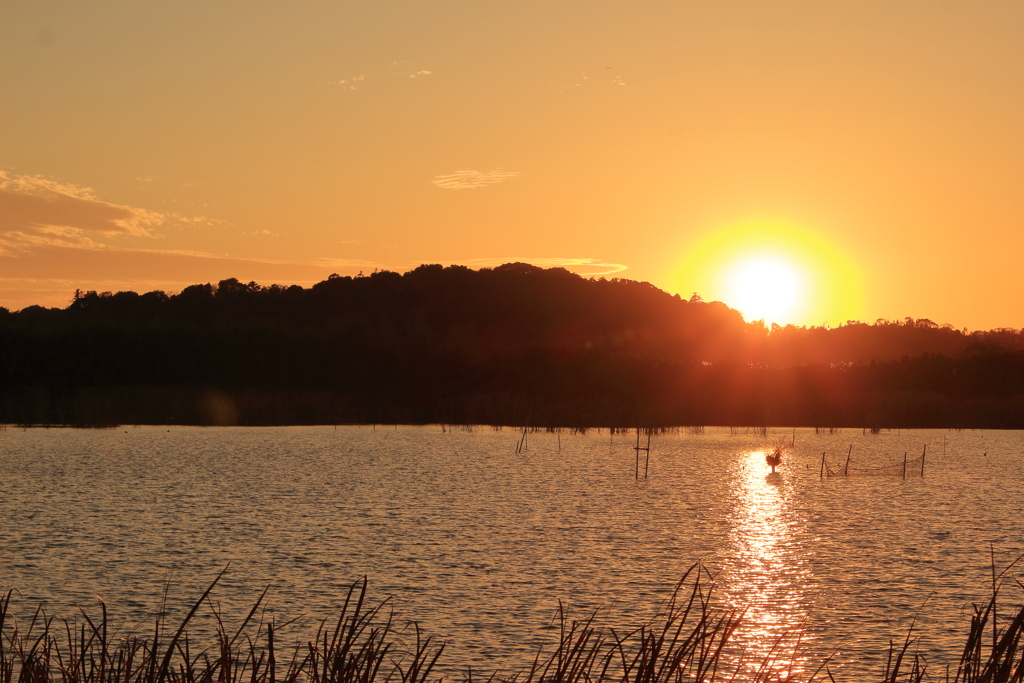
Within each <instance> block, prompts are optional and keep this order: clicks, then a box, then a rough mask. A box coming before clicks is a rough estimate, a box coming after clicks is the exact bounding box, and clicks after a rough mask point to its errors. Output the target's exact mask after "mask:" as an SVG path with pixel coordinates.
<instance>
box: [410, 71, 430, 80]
mask: <svg viewBox="0 0 1024 683" xmlns="http://www.w3.org/2000/svg"><path fill="white" fill-rule="evenodd" d="M432 73H433V71H417V72H416V73H414V74H409V78H419V77H420V76H429V75H430V74H432Z"/></svg>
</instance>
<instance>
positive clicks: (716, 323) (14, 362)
mask: <svg viewBox="0 0 1024 683" xmlns="http://www.w3.org/2000/svg"><path fill="white" fill-rule="evenodd" d="M1022 368H1024V335H1022V334H1021V332H1019V331H1016V330H993V331H989V332H974V333H967V332H966V331H964V330H956V329H953V328H952V327H949V326H939V325H936V324H935V323H932V322H931V321H928V320H916V321H915V320H912V319H910V318H908V319H906V320H904V321H900V322H889V321H882V320H880V321H876V322H875V323H874V324H864V323H859V322H850V323H848V324H846V325H842V326H840V327H836V328H831V329H827V328H803V327H793V326H787V327H778V326H772V327H771V328H770V329H769V328H766V327H765V326H764V325H763V324H761V323H760V322H754V323H745V322H744V321H743V319H742V317H741V316H740V314H739V313H738V312H737V311H735V310H732V309H730V308H728V307H727V306H725V305H724V304H722V303H719V302H704V301H701V300H699V299H698V298H696V297H695V298H693V299H691V300H686V299H681V298H680V297H678V296H673V295H669V294H667V293H666V292H663V291H661V290H659V289H657V288H655V287H653V286H652V285H650V284H647V283H643V282H634V281H630V280H624V279H613V280H604V279H585V278H582V277H580V276H578V275H574V274H572V273H569V272H568V271H566V270H564V269H560V268H552V269H546V270H545V269H541V268H537V267H534V266H530V265H526V264H521V263H513V264H506V265H503V266H500V267H498V268H494V269H482V270H470V269H469V268H465V267H462V266H450V267H447V268H444V267H441V266H438V265H425V266H420V267H419V268H417V269H415V270H413V271H410V272H408V273H405V274H398V273H393V272H387V271H384V272H376V273H373V274H372V275H370V276H367V277H355V278H351V277H337V276H332V277H331V278H329V279H327V280H325V281H323V282H320V283H318V284H316V285H314V286H313V287H311V288H308V289H306V288H302V287H298V286H290V287H281V286H278V285H273V286H269V287H262V286H260V285H257V284H256V283H252V282H251V283H248V284H244V283H241V282H239V281H238V280H235V279H229V280H223V281H221V282H220V283H218V284H217V285H216V286H214V285H210V284H205V285H193V286H191V287H187V288H186V289H185V290H184V291H182V292H181V293H180V294H177V295H167V294H164V293H162V292H149V293H147V294H141V295H140V294H136V293H134V292H119V293H116V294H111V293H102V294H97V293H96V292H86V293H84V294H83V293H77V294H76V297H75V300H74V302H73V303H72V304H71V305H70V306H69V307H68V308H66V309H44V308H40V307H29V308H26V309H23V310H21V311H18V312H16V313H11V312H8V311H6V310H4V309H0V392H2V401H3V402H2V404H0V411H2V412H0V420H3V421H7V422H18V423H55V424H65V423H66V424H102V423H110V422H126V423H130V422H147V423H149V422H158V423H160V422H185V423H249V424H279V423H310V422H312V423H333V422H353V421H354V422H451V423H460V422H463V423H470V422H476V423H497V424H521V423H523V422H524V421H526V419H527V416H528V415H532V416H533V417H532V418H531V419H532V420H533V422H534V424H544V425H551V426H633V425H636V424H651V425H654V424H657V425H670V424H671V425H679V424H733V425H760V424H769V423H770V424H799V425H810V426H843V425H852V426H1014V427H1017V426H1024V411H1022V410H1021V409H1020V408H1021V406H1024V400H1022V396H1024V370H1022Z"/></svg>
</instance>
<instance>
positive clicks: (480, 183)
mask: <svg viewBox="0 0 1024 683" xmlns="http://www.w3.org/2000/svg"><path fill="white" fill-rule="evenodd" d="M518 175H519V172H518V171H503V170H501V169H497V170H494V171H476V170H473V169H471V168H460V169H458V170H457V171H455V172H454V173H449V174H447V175H439V176H437V177H435V178H434V180H433V181H432V182H433V183H434V185H437V186H438V187H440V188H442V189H444V190H475V189H476V188H478V187H484V186H485V185H494V184H496V183H501V182H504V181H506V180H511V179H512V178H515V177H517V176H518Z"/></svg>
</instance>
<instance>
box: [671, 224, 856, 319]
mask: <svg viewBox="0 0 1024 683" xmlns="http://www.w3.org/2000/svg"><path fill="white" fill-rule="evenodd" d="M672 287H673V288H674V289H675V291H677V292H679V293H680V295H685V296H689V295H690V294H691V293H697V294H700V296H701V297H702V298H703V299H705V300H709V301H722V302H724V303H725V304H726V305H728V306H730V307H731V308H735V309H737V310H738V311H739V312H740V313H742V314H743V317H744V319H745V320H747V321H753V320H764V321H765V323H766V324H769V325H770V324H772V323H777V324H779V325H788V324H794V325H833V326H834V325H839V324H842V323H844V322H846V321H847V320H855V319H857V318H858V316H859V315H860V313H861V293H862V285H861V280H860V274H859V271H858V269H857V268H856V267H855V266H854V264H853V260H852V258H851V257H850V255H849V254H848V253H847V252H846V251H845V250H843V249H840V248H838V247H837V246H836V245H835V244H833V243H831V242H829V241H828V240H827V239H826V238H825V237H824V236H823V235H822V234H821V233H820V232H817V231H813V230H809V229H806V228H803V227H799V226H797V225H795V224H793V223H790V222H785V221H770V220H747V221H742V222H736V223H732V224H729V225H725V226H720V227H718V228H717V229H713V230H710V231H709V232H708V233H707V234H705V236H704V237H703V238H702V239H698V240H696V241H695V242H694V243H693V244H692V245H691V246H690V248H689V249H687V250H686V254H685V256H684V257H683V259H682V260H681V262H680V263H679V265H678V267H677V269H676V271H675V273H674V275H673V278H672Z"/></svg>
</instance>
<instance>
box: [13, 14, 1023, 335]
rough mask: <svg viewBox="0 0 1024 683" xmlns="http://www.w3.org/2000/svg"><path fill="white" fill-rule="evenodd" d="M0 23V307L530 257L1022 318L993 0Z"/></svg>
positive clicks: (1019, 117) (1016, 21) (710, 295)
mask: <svg viewBox="0 0 1024 683" xmlns="http://www.w3.org/2000/svg"><path fill="white" fill-rule="evenodd" d="M0 32H2V33H0V173H2V175H0V306H4V307H7V308H9V309H11V310H16V309H20V308H22V307H25V306H29V305H33V304H35V305H44V306H60V307H64V306H67V305H68V304H69V303H70V301H71V299H72V296H73V293H74V291H75V290H76V289H82V290H98V291H119V290H135V291H149V290H153V289H160V290H165V291H168V292H175V291H180V290H181V289H182V288H184V287H185V286H188V285H190V284H195V283H200V282H214V283H215V282H217V281H218V280H222V279H225V278H229V277H237V278H238V279H240V280H243V281H250V280H255V281H256V282H259V283H261V284H264V285H269V284H272V283H278V284H301V285H303V286H309V285H311V284H313V283H315V282H317V281H319V280H322V279H325V278H326V277H327V276H328V275H329V274H331V273H339V274H341V275H356V274H358V273H360V272H362V273H364V274H368V273H371V272H373V271H374V270H375V269H387V270H395V271H399V272H404V271H407V270H410V269H412V268H414V267H416V266H417V265H419V264H421V263H442V264H454V263H458V264H464V265H468V266H470V267H474V268H477V267H490V266H495V265H498V264H501V263H505V262H509V261H524V262H528V263H534V264H536V265H540V266H545V267H549V266H562V267H566V268H568V269H570V270H572V271H573V272H577V273H580V274H583V275H587V276H598V277H609V278H610V277H625V278H630V279H635V280H644V281H648V282H650V283H652V284H654V285H656V286H658V287H660V288H662V289H665V290H667V291H669V292H672V293H679V294H680V295H681V296H683V297H686V298H689V297H690V296H692V295H693V294H694V293H696V294H698V295H699V296H701V297H702V298H704V299H705V300H723V301H725V302H726V303H728V304H730V305H733V306H736V307H739V308H740V310H741V311H743V312H744V314H745V315H746V316H747V317H748V319H750V318H752V317H764V318H765V319H766V321H768V322H772V321H774V322H778V323H780V324H786V323H794V324H801V325H803V324H807V325H823V324H828V325H832V326H835V325H839V324H842V323H844V322H845V321H847V320H852V319H855V320H863V321H874V320H876V319H878V318H885V319H903V318H905V317H907V316H910V317H913V318H928V319H930V320H933V321H934V322H936V323H939V324H946V323H948V324H952V325H953V326H955V327H957V328H964V327H966V328H969V329H972V330H973V329H991V328H996V327H1015V328H1021V327H1024V277H1021V257H1022V254H1024V125H1022V123H1021V122H1022V121H1024V40H1021V36H1022V35H1024V3H1021V2H1020V1H1019V0H1012V1H1005V2H995V1H990V0H975V1H973V2H969V3H968V2H962V1H958V2H946V1H944V0H885V1H879V2H876V1H873V0H858V1H857V2H846V1H836V2H822V1H821V0H814V1H796V0H775V1H769V0H759V1H734V0H720V1H715V2H711V1H703V2H698V1H691V0H673V1H671V2H669V1H667V0H663V1H657V2H646V1H643V0H632V1H630V2H617V1H615V2H613V1H604V0H588V1H587V2H577V1H574V0H564V1H563V0H555V1H552V0H546V1H545V2H533V1H530V0H517V1H516V2H506V1H503V0H474V1H472V2H469V1H456V0H452V1H445V0H440V1H436V2H427V1H424V0H378V1H376V2H361V3H358V2H341V1H338V0H334V1H331V2H326V1H324V2H313V1H306V0H291V1H289V2H281V1H277V0H274V1H271V0H245V1H244V2H243V1H240V0H213V1H211V0H203V1H202V2H198V1H197V2H192V1H190V0H165V1H162V2H157V1H156V0H73V1H64V0H0ZM781 304H787V305H781ZM773 305H774V308H773Z"/></svg>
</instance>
